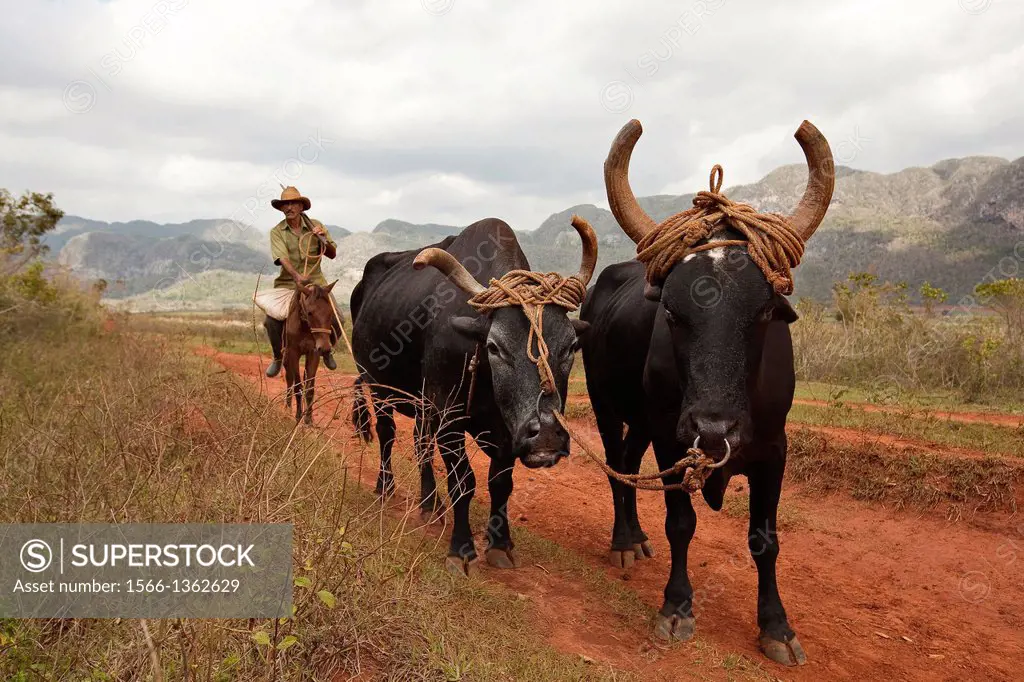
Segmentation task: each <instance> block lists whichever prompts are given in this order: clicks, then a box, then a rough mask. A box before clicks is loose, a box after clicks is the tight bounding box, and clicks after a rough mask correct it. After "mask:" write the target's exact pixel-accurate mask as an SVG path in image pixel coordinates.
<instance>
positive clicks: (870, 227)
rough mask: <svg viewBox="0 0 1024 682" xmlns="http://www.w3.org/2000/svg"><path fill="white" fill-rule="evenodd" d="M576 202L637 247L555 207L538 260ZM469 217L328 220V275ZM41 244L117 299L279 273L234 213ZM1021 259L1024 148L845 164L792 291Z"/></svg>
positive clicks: (192, 295)
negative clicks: (863, 277)
mask: <svg viewBox="0 0 1024 682" xmlns="http://www.w3.org/2000/svg"><path fill="white" fill-rule="evenodd" d="M806 180H807V169H806V167H805V166H803V165H800V164H794V165H787V166H782V167H779V168H776V169H775V170H773V171H772V172H770V173H769V174H768V175H766V176H765V177H764V178H762V179H761V180H759V181H758V182H755V183H752V184H748V185H738V186H735V187H731V188H726V189H725V190H724V193H725V194H726V196H728V197H729V198H730V199H732V200H733V201H739V202H743V203H748V204H750V205H752V206H753V207H754V208H756V209H758V210H760V211H777V212H783V213H788V212H790V211H792V210H793V208H794V207H795V206H796V204H797V203H798V202H799V199H800V197H801V195H802V193H803V189H804V186H805V183H806ZM693 196H694V195H693V194H685V195H681V196H673V195H657V196H648V197H640V198H639V199H638V201H639V202H640V204H641V206H643V208H644V209H645V210H646V211H647V212H648V213H649V214H650V215H651V217H652V218H654V219H655V220H658V221H660V220H663V219H664V218H667V217H668V216H670V215H673V214H675V213H678V212H679V211H683V210H685V209H687V208H690V207H691V206H692V200H693ZM574 213H575V214H579V215H581V216H582V217H584V218H586V219H587V220H588V221H589V222H590V224H591V225H592V226H593V228H594V230H595V231H596V233H597V235H598V238H599V243H600V257H599V261H598V269H599V270H600V269H601V268H603V267H604V266H606V265H608V264H610V263H615V262H620V261H623V260H628V259H630V258H632V257H633V256H634V254H635V247H634V245H633V243H632V242H631V241H630V240H629V239H628V238H627V237H626V236H625V234H624V233H623V232H622V230H621V229H620V228H619V226H618V224H617V223H616V221H615V219H614V217H613V216H612V214H611V213H610V212H609V211H608V210H606V209H603V208H600V207H597V206H594V205H593V204H582V205H578V206H571V207H569V208H566V209H565V210H564V211H560V212H558V213H555V214H553V215H551V216H549V217H548V218H547V219H546V220H544V221H543V222H542V223H541V224H540V225H539V226H538V227H537V228H536V229H533V230H517V235H518V237H519V240H520V243H521V245H522V248H523V250H524V252H526V254H527V256H528V257H529V259H530V264H531V267H532V268H533V269H535V270H540V271H544V272H546V271H551V270H555V271H559V272H563V273H569V272H574V271H575V270H576V268H577V267H578V265H579V256H580V250H579V239H578V237H576V235H575V233H574V231H573V230H572V228H571V227H570V219H571V217H572V215H573V214H574ZM317 217H319V216H317ZM481 217H484V216H481ZM462 227H464V226H451V225H437V224H422V225H417V224H413V223H408V222H404V221H401V220H396V219H388V220H384V221H382V222H381V223H379V224H377V225H376V226H375V227H374V228H373V229H372V230H370V231H349V230H347V229H344V228H341V227H338V226H333V225H327V229H328V230H329V231H330V233H331V235H332V236H333V237H334V239H335V240H336V241H337V242H338V257H337V258H336V259H335V260H333V261H325V262H324V272H325V275H326V276H327V277H328V278H330V279H335V278H337V279H339V283H338V286H337V287H336V293H337V295H338V299H339V301H342V302H347V299H348V296H349V292H351V289H352V287H354V286H355V284H356V282H358V281H359V278H360V277H361V275H362V267H363V265H364V264H365V262H366V261H367V260H368V259H369V258H370V257H371V256H373V255H374V254H376V253H379V252H381V251H395V250H404V249H411V248H417V247H420V246H423V245H426V244H429V243H431V242H434V241H437V240H438V239H440V238H442V237H444V236H446V235H449V234H457V233H458V232H459V231H460V230H461V229H462ZM45 243H46V244H47V245H49V246H50V255H51V257H52V258H54V259H55V260H56V261H58V262H59V263H61V264H62V265H65V266H67V267H68V268H70V270H71V271H72V272H73V273H74V274H76V275H77V276H79V277H81V278H82V279H86V280H94V279H99V278H102V279H105V280H107V282H108V289H107V296H108V299H109V300H110V302H111V303H113V304H117V305H123V306H126V307H128V308H130V309H134V310H148V309H173V308H186V309H187V308H192V309H215V310H216V309H220V308H225V307H236V306H248V305H251V300H252V291H253V289H254V288H255V285H256V275H257V273H259V272H261V271H262V273H263V275H262V277H261V285H260V288H261V289H262V288H264V287H266V286H269V283H270V281H271V280H272V278H273V276H274V275H275V274H276V273H275V271H276V268H275V267H274V266H273V264H272V263H271V262H270V258H269V244H268V239H267V235H266V233H265V232H262V231H260V230H258V229H255V228H252V227H247V226H245V225H243V224H241V223H236V222H232V221H227V220H217V219H206V220H193V221H190V222H188V223H181V224H167V225H160V224H157V223H152V222H148V221H131V222H127V223H104V222H99V221H94V220H88V219H85V218H80V217H77V216H66V217H65V218H64V219H62V220H61V222H60V223H59V224H58V226H57V229H56V230H55V231H54V232H53V233H51V234H49V235H47V238H46V240H45ZM1022 259H1024V157H1021V158H1018V159H1016V160H1015V161H1012V162H1011V161H1009V160H1007V159H1002V158H997V157H987V156H974V157H966V158H961V159H947V160H944V161H940V162H938V163H936V164H934V165H932V166H930V167H913V168H907V169H904V170H901V171H899V172H896V173H889V174H883V173H875V172H870V171H863V170H857V169H854V168H849V167H845V166H839V167H837V168H836V188H835V192H834V194H833V197H832V203H831V206H830V208H829V211H828V214H827V215H826V217H825V220H824V222H823V223H822V225H821V227H820V228H819V229H818V231H817V232H816V233H815V235H814V237H813V238H812V239H811V240H810V241H809V242H808V243H807V248H806V252H805V254H804V258H803V261H802V263H801V265H800V266H799V267H798V268H797V269H796V270H795V271H794V274H795V277H796V287H795V292H794V298H800V297H809V298H814V299H818V300H828V299H829V298H830V296H831V288H832V285H833V283H834V282H835V281H837V280H842V279H845V278H846V276H847V275H848V274H849V273H851V272H863V271H866V272H872V273H873V274H875V275H877V276H878V277H879V278H880V279H882V280H888V281H892V282H897V281H905V282H907V284H908V285H909V289H910V290H911V292H913V291H916V290H917V288H918V287H919V286H920V284H921V283H922V282H924V281H928V282H929V283H930V284H932V285H933V286H938V287H941V288H943V289H945V290H946V291H947V292H949V294H950V299H949V300H950V302H951V303H955V302H956V301H957V300H959V299H960V297H962V296H965V295H968V294H970V293H971V291H972V290H973V288H974V286H975V285H976V284H978V283H979V282H981V281H983V280H985V279H986V278H990V277H993V276H994V277H997V278H998V277H1007V276H1014V275H1019V274H1020V273H1019V272H1018V267H1019V266H1020V261H1021V260H1022Z"/></svg>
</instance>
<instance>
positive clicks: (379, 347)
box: [351, 218, 597, 575]
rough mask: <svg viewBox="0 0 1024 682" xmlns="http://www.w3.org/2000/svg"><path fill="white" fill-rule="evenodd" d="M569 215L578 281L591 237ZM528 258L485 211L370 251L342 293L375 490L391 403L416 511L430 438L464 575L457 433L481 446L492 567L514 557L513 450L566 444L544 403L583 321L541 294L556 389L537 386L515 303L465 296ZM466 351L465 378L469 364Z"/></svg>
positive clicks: (547, 461)
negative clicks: (375, 460)
mask: <svg viewBox="0 0 1024 682" xmlns="http://www.w3.org/2000/svg"><path fill="white" fill-rule="evenodd" d="M573 227H575V228H576V230H577V232H578V233H579V235H580V238H581V239H582V241H583V258H582V264H581V266H580V271H579V273H578V275H577V276H578V277H579V278H580V279H581V280H582V282H583V283H584V285H586V284H587V283H588V282H589V281H590V278H591V276H592V274H593V272H594V266H595V265H596V263H597V238H596V236H595V235H594V232H593V230H592V229H591V228H590V226H589V225H586V223H584V222H582V221H580V222H579V223H576V222H574V224H573ZM427 265H431V266H433V267H429V268H428V267H426V266H427ZM529 269H530V265H529V262H528V261H527V259H526V256H525V254H524V253H523V251H522V249H521V248H520V246H519V242H518V240H517V239H516V236H515V233H514V232H513V231H512V228H510V227H509V226H508V225H507V224H506V223H505V222H503V221H501V220H498V219H495V218H488V219H484V220H481V221H478V222H476V223H473V224H472V225H470V226H468V227H467V228H465V229H464V230H463V231H462V232H461V233H460V234H459V235H457V236H455V237H448V238H447V239H445V240H444V241H443V242H440V243H438V244H435V245H434V246H433V247H431V248H427V249H424V250H423V251H421V252H420V251H405V252H394V253H384V254H379V255H377V256H375V257H374V258H372V259H371V260H370V261H369V262H368V263H367V265H366V267H365V269H364V273H363V279H362V281H360V282H359V284H358V285H357V286H356V288H355V290H354V291H353V293H352V299H351V307H352V316H353V351H354V353H355V360H356V364H357V366H358V367H359V368H360V376H359V379H358V380H357V381H358V384H360V386H357V394H356V399H355V401H354V403H353V413H352V417H353V423H354V424H355V425H356V427H357V430H358V431H359V432H360V433H361V435H362V436H363V438H364V440H368V439H369V438H370V437H371V434H370V414H369V407H368V405H367V403H366V401H365V400H364V399H363V398H362V390H361V389H362V388H364V387H365V388H369V390H370V392H371V396H372V402H373V411H374V414H375V416H376V419H377V424H376V432H377V437H378V440H379V446H380V459H381V466H380V472H379V475H378V479H377V492H378V493H379V494H381V495H382V496H385V497H386V496H388V495H390V494H391V493H392V492H393V490H394V477H393V474H392V468H391V450H392V446H393V444H394V439H395V421H394V411H395V410H396V409H397V410H398V412H399V413H401V414H404V415H406V416H409V417H412V418H414V419H415V420H416V426H415V437H414V441H415V449H416V457H417V460H418V464H419V468H420V483H421V486H420V508H421V511H422V512H423V514H424V515H425V516H431V515H433V514H434V513H436V512H437V511H438V500H437V489H436V484H435V480H434V473H433V467H432V465H431V462H432V456H433V451H434V443H435V442H436V444H437V446H438V448H439V449H440V452H441V457H442V459H443V461H444V464H445V468H446V470H447V474H448V476H447V478H448V495H449V498H450V502H451V505H452V507H453V512H454V526H453V530H452V536H451V544H450V547H449V552H448V559H447V561H446V565H447V566H448V568H449V570H452V571H453V572H458V573H461V574H465V575H470V574H471V573H472V572H473V571H474V570H475V560H476V558H477V553H476V547H475V545H474V542H473V537H472V534H471V532H470V527H469V505H470V501H471V500H472V498H473V494H474V491H475V489H476V480H475V477H474V475H473V469H472V468H471V467H470V464H469V459H468V458H467V456H466V452H465V434H467V433H468V434H469V435H471V436H473V438H474V439H475V440H476V441H477V443H478V444H479V445H480V447H481V449H482V450H483V451H484V452H485V453H486V454H487V456H488V457H489V458H490V470H489V472H488V476H487V483H488V489H489V492H490V497H491V512H490V520H489V523H488V524H487V534H486V542H487V548H486V550H487V551H486V554H485V556H486V559H487V562H488V563H489V564H491V565H493V566H497V567H499V568H512V567H515V566H518V559H517V557H516V555H515V553H514V552H513V546H514V545H513V542H512V535H511V532H510V528H509V522H508V513H507V512H508V509H507V505H508V499H509V495H510V494H511V492H512V468H513V466H514V464H515V461H516V460H517V459H518V460H520V461H522V462H523V464H525V465H526V466H527V467H531V468H537V467H549V466H553V465H554V464H555V463H556V462H558V461H559V459H561V458H562V457H565V456H567V455H568V454H569V436H568V434H567V433H566V432H565V430H564V429H563V428H562V427H561V425H560V424H559V423H558V422H557V421H556V419H555V418H554V415H553V412H552V410H556V409H560V408H561V406H562V405H563V404H564V402H565V397H566V391H567V388H568V378H569V373H570V371H571V370H572V364H573V359H574V356H575V353H576V351H577V350H578V349H579V339H580V336H581V335H582V333H583V331H584V330H585V329H586V328H587V324H586V323H584V322H580V321H579V320H573V319H570V318H569V317H568V315H567V311H566V309H565V308H562V307H560V306H555V305H548V306H546V311H545V313H544V316H543V332H544V340H545V341H546V343H547V347H548V350H549V356H548V357H549V364H550V366H551V370H552V373H553V375H554V378H555V385H556V389H557V395H554V394H552V395H543V394H542V391H541V383H540V377H539V374H538V371H537V367H536V365H534V364H533V362H532V361H530V359H529V358H528V357H527V354H526V345H527V337H528V334H529V323H528V321H527V318H526V316H525V315H524V314H523V312H522V309H520V308H516V307H512V308H502V309H498V310H496V311H494V312H492V313H490V314H486V315H481V314H479V313H478V312H477V311H476V309H474V308H472V307H471V306H470V305H469V304H468V303H467V301H468V300H469V299H470V298H471V297H472V296H473V295H475V294H477V293H479V292H481V291H483V290H484V289H485V286H484V285H485V284H487V283H489V282H490V280H491V279H492V278H494V279H497V278H500V277H501V276H502V275H504V274H505V273H507V272H509V271H511V270H529ZM477 351H479V352H478V359H479V361H478V366H477V368H476V372H475V374H476V378H475V381H474V380H473V378H472V375H471V372H470V371H469V365H470V361H471V358H473V356H474V354H475V353H476V352H477ZM471 385H473V391H472V399H471V400H469V397H470V396H469V394H470V386H471ZM467 401H468V410H467V409H466V408H467Z"/></svg>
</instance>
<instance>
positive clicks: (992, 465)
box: [786, 427, 1024, 518]
mask: <svg viewBox="0 0 1024 682" xmlns="http://www.w3.org/2000/svg"><path fill="white" fill-rule="evenodd" d="M786 476H787V477H789V478H791V479H792V480H796V481H801V482H805V483H807V484H808V485H807V489H810V490H817V491H820V492H825V493H832V492H843V493H846V494H849V495H851V496H852V497H854V498H855V499H858V500H865V501H871V502H884V503H889V504H892V505H894V506H895V507H897V508H900V507H905V506H912V507H917V508H924V509H933V510H937V511H941V512H943V513H945V514H946V515H947V516H949V517H951V518H961V517H968V518H969V517H971V516H973V515H974V514H975V513H977V512H988V511H1009V512H1012V511H1015V510H1016V491H1017V488H1018V487H1019V486H1020V485H1021V484H1022V482H1024V464H1017V463H1015V462H1012V460H1006V459H1003V458H1000V457H986V458H967V457H956V456H943V455H939V454H934V453H930V452H927V451H924V450H922V451H913V450H910V451H901V452H898V453H894V452H889V451H886V450H885V449H884V448H883V447H878V446H872V445H870V444H852V443H835V442H832V441H830V440H829V439H827V438H825V437H823V436H821V435H819V434H816V433H812V432H809V431H805V430H801V429H799V427H797V428H792V429H790V447H789V457H788V464H787V467H786Z"/></svg>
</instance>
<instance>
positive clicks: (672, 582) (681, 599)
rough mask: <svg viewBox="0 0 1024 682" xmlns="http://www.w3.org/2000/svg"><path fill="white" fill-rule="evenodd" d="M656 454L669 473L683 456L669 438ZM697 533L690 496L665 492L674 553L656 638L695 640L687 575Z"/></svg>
mask: <svg viewBox="0 0 1024 682" xmlns="http://www.w3.org/2000/svg"><path fill="white" fill-rule="evenodd" d="M654 452H655V454H656V455H657V457H658V467H659V468H661V469H667V468H669V467H671V466H672V465H673V464H675V463H676V462H677V461H678V460H679V458H680V457H681V456H682V455H683V454H684V453H682V452H680V451H679V447H678V445H676V443H675V439H674V438H668V439H666V440H665V442H664V443H662V444H661V447H659V444H658V443H655V446H654ZM681 480H682V476H669V477H667V478H666V479H665V482H666V483H676V482H678V481H681ZM696 529H697V514H696V512H694V510H693V504H692V503H691V502H690V496H689V495H687V494H686V493H685V492H683V491H680V490H666V491H665V536H666V537H667V538H668V544H669V547H671V550H672V567H671V569H670V572H669V579H668V584H666V585H665V602H664V604H662V607H661V611H659V612H658V614H657V615H656V616H655V623H654V636H655V637H657V638H658V639H661V640H669V641H670V640H679V641H681V642H685V641H687V640H688V639H690V638H691V637H693V631H694V627H695V625H696V619H695V618H694V616H693V586H692V585H691V584H690V576H689V574H688V572H687V559H688V554H689V551H690V541H691V540H692V539H693V533H694V531H696Z"/></svg>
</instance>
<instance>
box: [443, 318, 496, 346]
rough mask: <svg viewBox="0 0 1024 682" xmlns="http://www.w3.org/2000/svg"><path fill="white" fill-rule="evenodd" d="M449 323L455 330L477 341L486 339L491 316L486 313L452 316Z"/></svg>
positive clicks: (481, 341)
mask: <svg viewBox="0 0 1024 682" xmlns="http://www.w3.org/2000/svg"><path fill="white" fill-rule="evenodd" d="M451 324H452V329H454V330H455V331H456V332H458V333H459V334H461V335H462V336H465V337H466V338H468V339H471V340H473V341H476V342H477V343H483V342H484V341H486V340H487V332H489V331H490V330H491V318H490V317H489V316H487V315H478V316H476V317H466V316H459V317H453V318H452V320H451Z"/></svg>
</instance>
